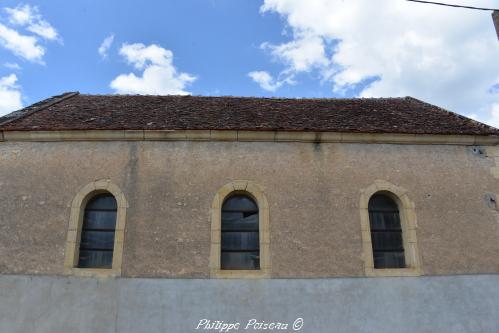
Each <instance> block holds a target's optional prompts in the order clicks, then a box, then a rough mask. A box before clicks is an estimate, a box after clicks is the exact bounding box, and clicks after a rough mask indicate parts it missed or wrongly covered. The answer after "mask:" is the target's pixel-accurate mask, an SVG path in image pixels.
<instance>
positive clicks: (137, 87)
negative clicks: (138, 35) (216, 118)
mask: <svg viewBox="0 0 499 333" xmlns="http://www.w3.org/2000/svg"><path fill="white" fill-rule="evenodd" d="M119 53H120V55H122V56H123V57H124V58H125V60H126V62H127V63H128V64H130V65H132V66H133V67H134V68H135V69H137V70H143V72H142V74H141V76H137V75H135V74H134V73H129V74H121V75H118V76H117V77H116V78H115V79H114V80H113V81H112V82H111V84H110V86H111V88H112V89H114V90H115V91H116V92H117V93H119V94H144V95H145V94H151V95H169V94H178V95H187V94H189V92H188V91H186V90H185V89H186V87H187V86H188V85H189V84H191V83H192V82H194V81H195V80H196V77H195V76H193V75H191V74H187V73H179V72H178V71H177V69H176V68H175V66H174V65H173V52H172V51H170V50H167V49H164V48H162V47H161V46H158V45H155V44H151V45H149V46H145V45H144V44H141V43H136V44H123V45H122V46H121V49H120V51H119Z"/></svg>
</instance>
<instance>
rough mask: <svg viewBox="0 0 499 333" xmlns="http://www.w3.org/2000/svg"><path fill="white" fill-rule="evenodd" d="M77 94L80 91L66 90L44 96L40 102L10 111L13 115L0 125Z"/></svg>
mask: <svg viewBox="0 0 499 333" xmlns="http://www.w3.org/2000/svg"><path fill="white" fill-rule="evenodd" d="M79 94H80V92H78V91H71V92H66V93H63V94H61V95H54V96H51V97H49V98H46V99H44V100H42V101H40V102H37V103H34V104H31V105H28V106H26V107H24V108H22V109H20V110H17V111H14V112H12V113H10V114H11V115H13V116H12V117H11V119H7V120H6V121H4V122H1V123H0V125H1V126H3V125H7V124H10V123H11V122H13V121H16V120H19V119H24V118H26V117H28V116H30V115H32V114H33V113H35V112H38V111H41V110H45V109H46V108H48V107H51V106H52V105H55V104H57V103H60V102H62V101H64V100H67V99H69V98H71V97H74V96H76V95H79ZM7 116H9V115H7Z"/></svg>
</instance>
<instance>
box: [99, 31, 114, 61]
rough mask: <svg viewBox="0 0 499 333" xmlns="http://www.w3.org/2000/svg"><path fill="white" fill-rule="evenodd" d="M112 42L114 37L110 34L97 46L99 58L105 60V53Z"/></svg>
mask: <svg viewBox="0 0 499 333" xmlns="http://www.w3.org/2000/svg"><path fill="white" fill-rule="evenodd" d="M113 41H114V35H113V34H111V35H109V36H107V37H106V38H104V40H103V41H102V43H101V45H100V46H99V50H98V51H99V54H100V56H101V57H102V58H103V59H104V58H107V52H108V51H109V48H110V47H111V45H112V44H113Z"/></svg>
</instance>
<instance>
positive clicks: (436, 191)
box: [0, 141, 499, 278]
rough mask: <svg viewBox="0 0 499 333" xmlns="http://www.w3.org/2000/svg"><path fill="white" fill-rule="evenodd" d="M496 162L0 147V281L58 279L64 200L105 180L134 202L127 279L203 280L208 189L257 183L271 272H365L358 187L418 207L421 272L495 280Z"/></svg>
mask: <svg viewBox="0 0 499 333" xmlns="http://www.w3.org/2000/svg"><path fill="white" fill-rule="evenodd" d="M493 166H494V161H493V159H492V158H488V157H484V155H483V154H482V155H481V154H477V153H474V152H473V151H472V148H471V147H467V146H451V145H449V146H445V145H431V146H424V145H395V144H344V143H343V144H339V143H338V144H336V143H321V144H313V143H284V142H279V143H269V142H267V143H266V142H261V143H257V142H192V141H190V142H188V141H183V142H181V141H179V142H143V141H142V142H50V143H34V142H25V143H15V142H3V143H0V171H1V172H0V253H1V255H0V273H8V274H16V273H27V274H62V273H63V264H64V249H65V240H66V236H67V229H68V221H69V215H70V208H69V205H70V203H71V201H72V200H73V198H74V196H75V195H76V194H77V193H78V191H79V190H80V189H81V188H82V187H83V186H85V185H86V184H88V183H90V182H92V181H94V180H96V179H102V178H108V179H110V180H111V181H112V182H113V183H115V184H117V185H118V186H119V187H120V188H121V190H122V191H123V193H124V194H125V195H126V198H127V200H128V203H129V206H130V207H129V208H128V210H127V222H126V234H125V245H124V253H123V266H122V275H123V276H128V277H193V278H195V277H197V278H206V277H208V276H209V267H208V263H209V254H210V214H209V209H210V206H211V203H212V200H213V196H214V195H215V193H216V192H217V191H218V189H220V188H221V187H222V186H223V185H225V184H226V183H228V182H230V181H232V180H235V179H246V180H252V181H254V182H256V183H258V184H260V185H262V186H263V187H264V188H265V194H266V197H267V199H268V202H269V206H270V232H271V245H270V249H271V262H272V272H271V274H272V277H280V278H286V277H339V276H363V275H364V266H363V261H362V243H361V232H360V220H359V219H360V214H359V197H360V190H361V189H363V188H366V187H368V186H369V185H371V184H372V183H373V182H374V181H375V180H377V179H382V180H386V181H388V182H390V183H393V184H395V185H397V186H400V187H403V188H404V189H406V190H407V191H408V192H407V193H408V195H409V197H410V199H411V200H412V201H413V202H414V203H415V206H416V214H417V222H418V230H417V236H418V244H419V251H420V255H421V259H422V268H423V272H424V274H428V275H434V274H437V275H438V274H461V273H499V223H498V218H499V215H498V212H497V211H496V210H494V209H491V208H489V207H488V205H487V203H486V200H485V196H486V194H487V193H499V183H498V181H499V180H497V179H495V178H494V177H493V176H492V174H491V173H490V168H491V167H493Z"/></svg>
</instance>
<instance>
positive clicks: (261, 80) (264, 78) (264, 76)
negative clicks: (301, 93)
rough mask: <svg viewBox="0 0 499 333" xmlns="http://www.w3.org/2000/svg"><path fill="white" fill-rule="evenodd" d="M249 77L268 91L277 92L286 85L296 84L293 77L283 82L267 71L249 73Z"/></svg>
mask: <svg viewBox="0 0 499 333" xmlns="http://www.w3.org/2000/svg"><path fill="white" fill-rule="evenodd" d="M248 76H249V77H250V78H251V79H253V81H255V82H256V83H258V84H259V85H260V88H262V89H263V90H267V91H276V90H277V89H279V88H280V87H281V86H282V85H283V84H284V83H288V84H294V81H293V78H292V77H287V78H285V79H283V80H276V79H274V78H273V77H272V75H270V74H269V73H268V72H266V71H253V72H249V73H248Z"/></svg>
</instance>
